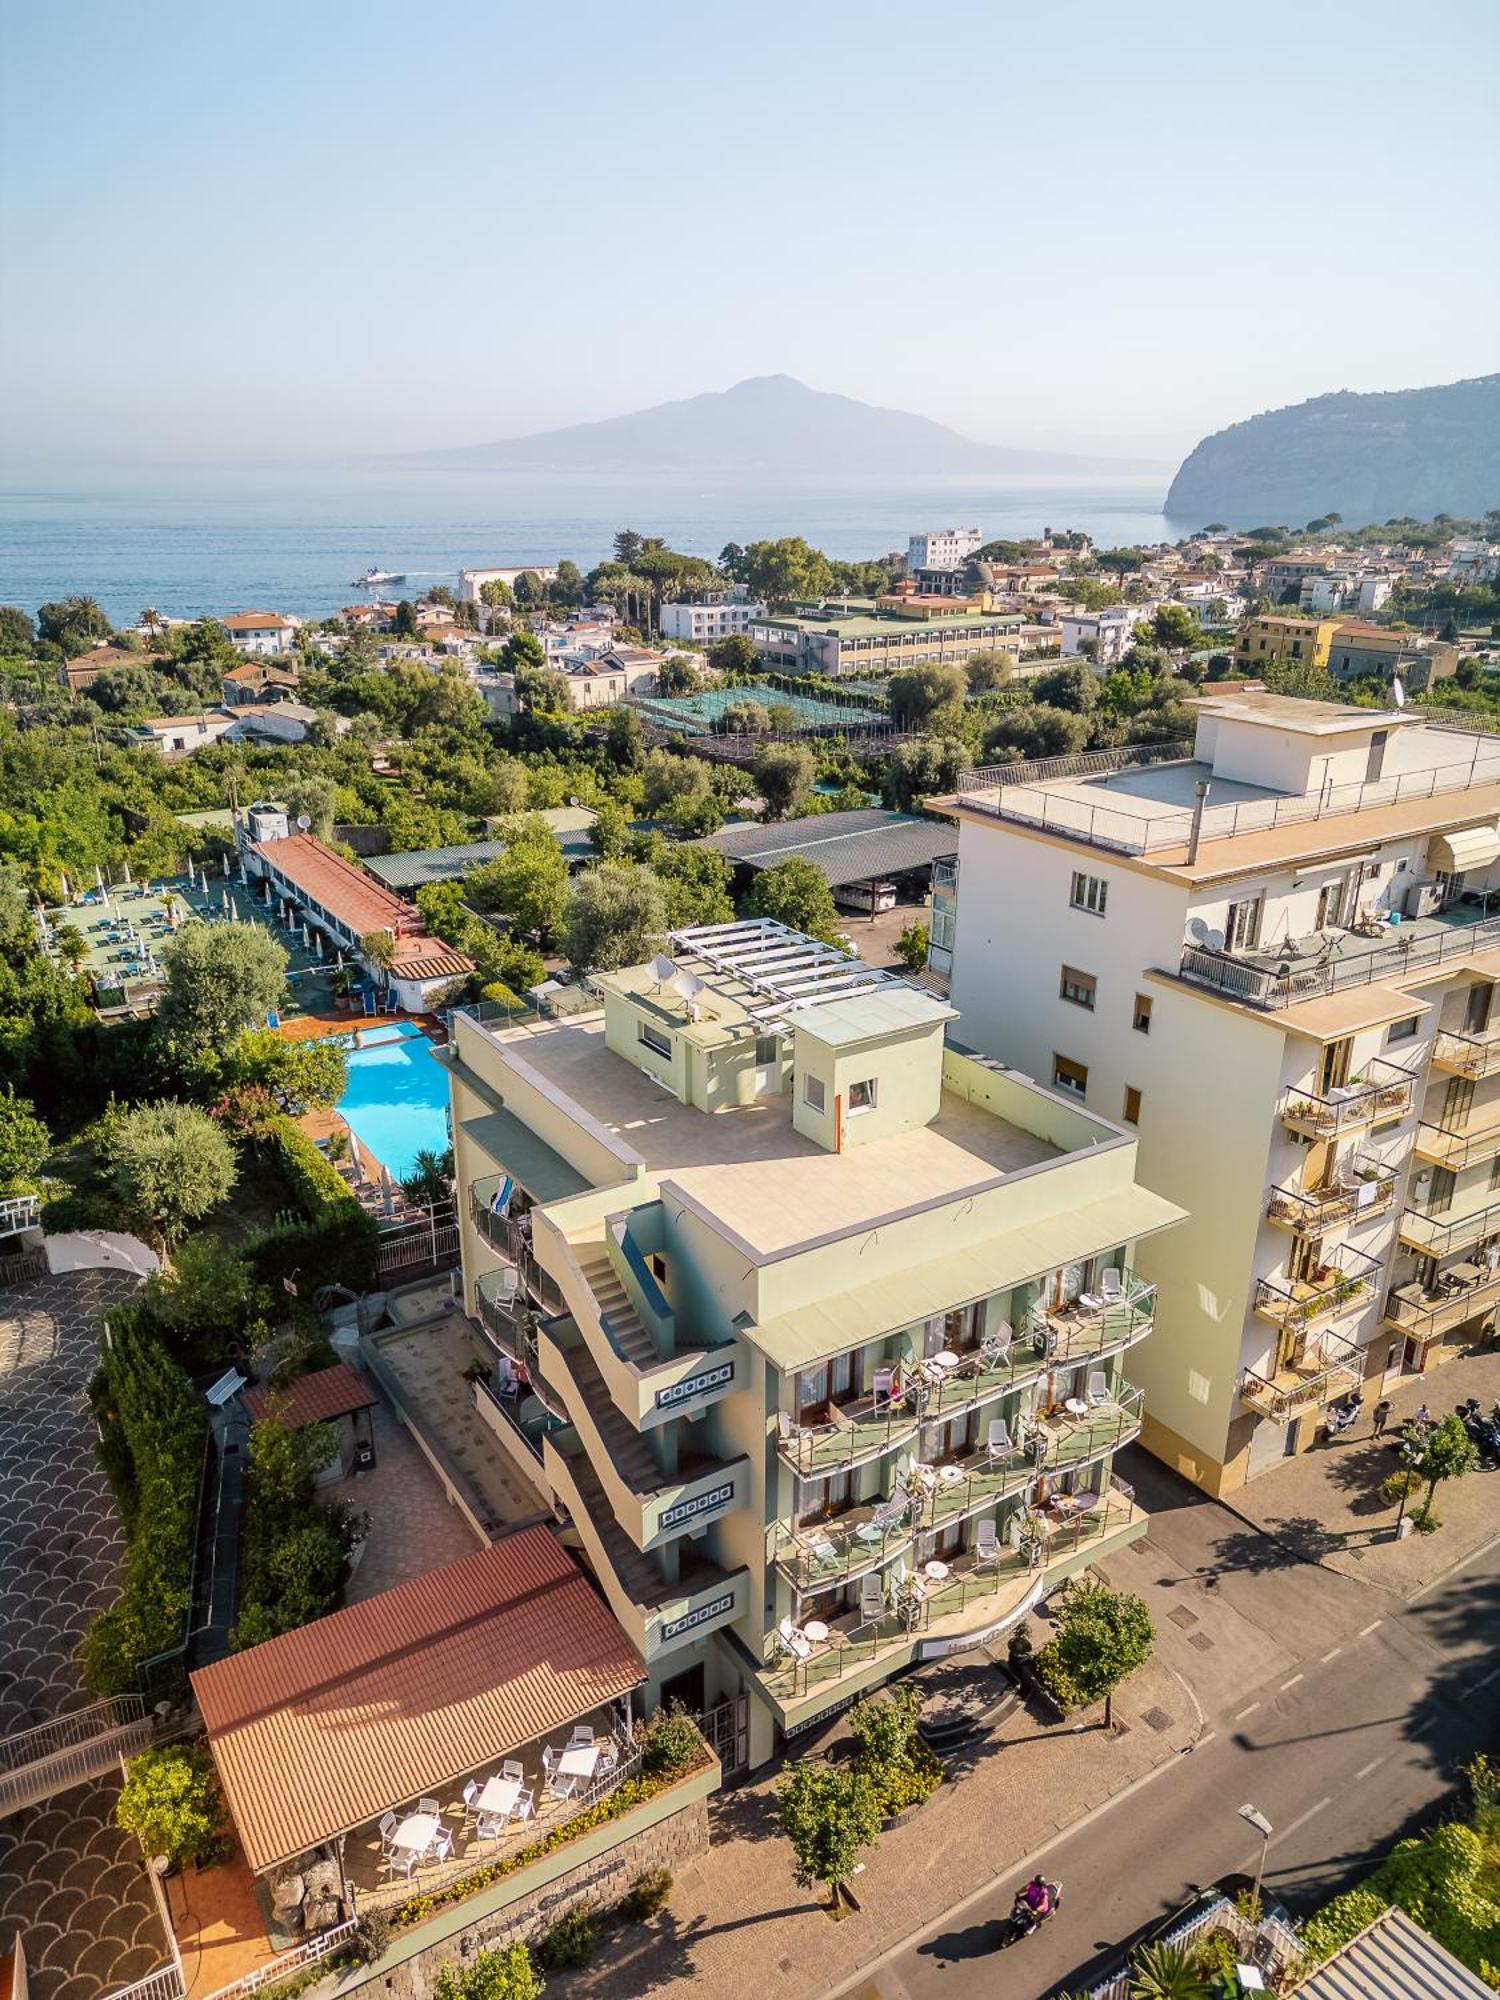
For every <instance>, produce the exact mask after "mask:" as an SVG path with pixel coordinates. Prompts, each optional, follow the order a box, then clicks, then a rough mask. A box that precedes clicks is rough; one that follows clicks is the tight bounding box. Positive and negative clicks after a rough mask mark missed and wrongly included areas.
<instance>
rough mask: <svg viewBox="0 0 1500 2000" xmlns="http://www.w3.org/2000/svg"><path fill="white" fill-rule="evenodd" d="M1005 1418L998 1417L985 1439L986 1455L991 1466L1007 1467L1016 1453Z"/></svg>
mask: <svg viewBox="0 0 1500 2000" xmlns="http://www.w3.org/2000/svg"><path fill="white" fill-rule="evenodd" d="M1015 1448H1016V1447H1015V1445H1014V1443H1013V1442H1012V1440H1011V1435H1010V1431H1009V1430H1008V1428H1007V1427H1006V1423H1005V1419H1004V1418H1003V1417H996V1418H995V1420H994V1421H993V1423H991V1425H990V1427H989V1431H988V1433H987V1435H986V1438H985V1453H986V1456H987V1457H988V1459H989V1462H990V1464H991V1465H1006V1464H1008V1463H1009V1461H1010V1457H1011V1454H1012V1453H1013V1452H1014V1451H1015Z"/></svg>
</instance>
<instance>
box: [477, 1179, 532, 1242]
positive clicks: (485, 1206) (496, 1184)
mask: <svg viewBox="0 0 1500 2000" xmlns="http://www.w3.org/2000/svg"><path fill="white" fill-rule="evenodd" d="M508 1185H511V1182H510V1176H509V1175H508V1174H485V1175H484V1176H483V1177H482V1179H480V1180H477V1181H471V1182H470V1183H469V1219H470V1221H471V1222H472V1223H473V1224H474V1227H475V1228H476V1229H477V1230H478V1231H479V1234H480V1235H481V1236H482V1237H483V1238H484V1240H485V1242H486V1243H487V1244H488V1245H489V1247H490V1248H491V1249H492V1250H498V1251H499V1253H500V1255H501V1256H502V1257H504V1258H506V1259H507V1260H508V1261H509V1262H510V1263H512V1264H519V1263H520V1261H521V1257H522V1254H523V1250H524V1248H525V1244H524V1242H523V1231H522V1228H521V1224H520V1220H519V1218H518V1217H516V1216H513V1215H500V1214H497V1212H496V1210H495V1207H494V1203H495V1201H496V1200H497V1199H498V1198H499V1196H500V1192H501V1190H502V1189H503V1188H505V1187H506V1186H508Z"/></svg>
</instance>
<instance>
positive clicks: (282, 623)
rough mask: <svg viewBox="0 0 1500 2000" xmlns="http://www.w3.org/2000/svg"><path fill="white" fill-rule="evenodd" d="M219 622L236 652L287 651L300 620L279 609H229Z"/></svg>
mask: <svg viewBox="0 0 1500 2000" xmlns="http://www.w3.org/2000/svg"><path fill="white" fill-rule="evenodd" d="M219 623H220V624H221V625H222V626H223V627H224V630H225V631H226V632H227V633H228V634H229V643H230V645H231V646H233V647H234V649H235V651H236V652H237V653H290V652H291V651H292V650H293V648H294V646H295V644H296V637H297V627H298V623H299V621H298V620H297V619H295V618H283V616H282V615H281V613H280V612H279V611H232V612H230V614H229V616H228V617H227V618H221V619H220V620H219Z"/></svg>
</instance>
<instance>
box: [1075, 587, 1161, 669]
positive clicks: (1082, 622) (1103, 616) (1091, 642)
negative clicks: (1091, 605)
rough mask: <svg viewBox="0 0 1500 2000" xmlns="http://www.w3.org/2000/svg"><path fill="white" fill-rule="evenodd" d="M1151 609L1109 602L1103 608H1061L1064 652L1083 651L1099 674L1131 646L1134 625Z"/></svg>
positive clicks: (1122, 657)
mask: <svg viewBox="0 0 1500 2000" xmlns="http://www.w3.org/2000/svg"><path fill="white" fill-rule="evenodd" d="M1150 616H1151V613H1150V610H1149V609H1148V608H1146V607H1144V606H1142V605H1138V604H1110V605H1106V606H1105V608H1104V609H1103V610H1102V611H1077V610H1073V611H1064V612H1063V613H1062V615H1061V618H1060V619H1059V623H1060V624H1061V626H1062V650H1063V652H1064V653H1074V654H1077V653H1082V654H1083V655H1084V656H1085V657H1086V658H1088V659H1090V660H1092V661H1093V663H1094V665H1095V666H1096V667H1097V668H1098V669H1099V671H1100V672H1101V673H1105V672H1107V671H1108V670H1109V668H1111V667H1113V666H1117V665H1118V664H1119V662H1120V661H1121V660H1122V659H1124V657H1125V655H1126V654H1127V653H1128V652H1129V651H1130V648H1131V647H1132V645H1134V643H1135V640H1134V636H1133V635H1134V632H1135V628H1136V626H1137V625H1138V624H1139V623H1140V622H1141V620H1142V619H1143V618H1149V617H1150Z"/></svg>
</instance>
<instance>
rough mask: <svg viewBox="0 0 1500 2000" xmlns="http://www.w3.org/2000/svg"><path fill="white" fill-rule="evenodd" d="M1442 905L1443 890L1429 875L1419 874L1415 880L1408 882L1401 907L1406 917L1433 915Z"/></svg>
mask: <svg viewBox="0 0 1500 2000" xmlns="http://www.w3.org/2000/svg"><path fill="white" fill-rule="evenodd" d="M1442 906H1443V892H1442V889H1441V888H1440V887H1439V886H1438V884H1437V883H1436V882H1435V881H1434V880H1433V878H1432V877H1431V876H1430V875H1419V876H1418V877H1417V879H1416V881H1415V882H1408V883H1407V885H1406V894H1405V896H1404V897H1403V899H1402V903H1401V908H1402V912H1403V914H1404V915H1406V916H1408V917H1431V916H1435V915H1436V914H1437V912H1438V911H1439V910H1440V909H1441V908H1442Z"/></svg>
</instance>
